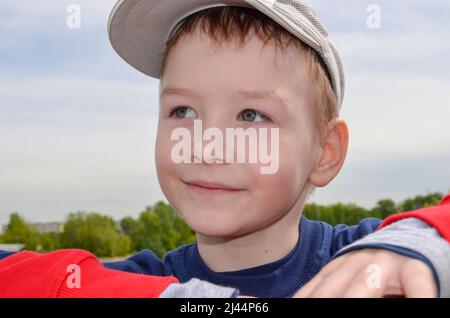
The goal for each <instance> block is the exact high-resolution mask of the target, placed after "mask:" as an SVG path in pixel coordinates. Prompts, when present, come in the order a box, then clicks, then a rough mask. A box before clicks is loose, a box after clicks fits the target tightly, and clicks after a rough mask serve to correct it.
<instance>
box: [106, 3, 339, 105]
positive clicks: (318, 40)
mask: <svg viewBox="0 0 450 318" xmlns="http://www.w3.org/2000/svg"><path fill="white" fill-rule="evenodd" d="M220 6H242V7H249V8H254V9H257V10H259V11H261V12H262V13H264V14H266V15H267V16H269V17H270V18H271V19H273V20H274V21H275V22H277V23H278V24H280V25H281V26H282V27H284V28H285V29H286V30H287V31H289V32H290V33H292V34H293V35H294V36H296V37H297V38H299V39H300V40H302V41H303V42H304V43H306V44H307V45H308V46H310V47H311V48H312V49H314V51H315V52H316V53H317V54H318V56H319V57H321V59H322V60H323V62H324V64H325V66H326V67H327V71H328V73H329V76H330V79H331V82H332V83H331V84H332V86H333V90H334V93H335V94H336V98H337V101H338V103H337V105H338V111H340V109H341V106H342V100H343V97H344V87H345V82H344V71H343V67H342V62H341V58H340V56H339V54H338V52H337V50H336V48H335V47H334V45H333V43H332V42H331V39H330V37H329V35H328V32H327V30H326V29H325V27H324V26H323V25H322V24H321V23H320V21H319V19H318V18H317V15H316V14H315V12H314V10H313V9H312V8H311V7H310V6H308V5H307V4H305V3H304V2H303V1H301V0H222V1H218V0H119V1H118V2H117V3H116V5H115V6H114V8H113V10H112V12H111V15H110V17H109V22H108V33H109V39H110V41H111V44H112V46H113V48H114V49H115V50H116V52H117V53H118V54H119V55H120V56H121V57H122V58H123V59H124V60H125V61H126V62H128V63H129V64H130V65H131V66H133V67H134V68H136V69H138V70H139V71H141V72H143V73H145V74H147V75H150V76H151V77H154V78H157V79H158V78H159V77H160V73H161V67H162V63H163V59H164V55H163V54H164V49H165V43H166V41H167V39H169V38H170V36H171V34H172V33H173V32H174V30H176V27H177V26H178V25H179V22H180V21H182V20H183V19H184V18H186V17H187V16H189V15H191V14H193V13H195V12H198V11H201V10H205V9H208V8H212V7H220Z"/></svg>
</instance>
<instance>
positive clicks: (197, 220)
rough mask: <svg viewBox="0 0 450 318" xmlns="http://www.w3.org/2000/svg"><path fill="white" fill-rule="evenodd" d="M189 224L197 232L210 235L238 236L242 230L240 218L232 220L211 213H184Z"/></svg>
mask: <svg viewBox="0 0 450 318" xmlns="http://www.w3.org/2000/svg"><path fill="white" fill-rule="evenodd" d="M183 218H184V220H185V221H186V223H187V224H188V226H189V227H190V228H191V229H192V230H193V231H194V232H195V233H197V234H201V235H203V236H208V237H222V238H226V237H230V238H231V237H236V236H239V234H240V233H241V232H242V224H239V223H237V221H239V220H236V219H234V220H230V219H229V218H224V217H220V216H217V215H216V216H215V217H211V215H203V216H202V215H201V214H200V215H196V216H193V215H183Z"/></svg>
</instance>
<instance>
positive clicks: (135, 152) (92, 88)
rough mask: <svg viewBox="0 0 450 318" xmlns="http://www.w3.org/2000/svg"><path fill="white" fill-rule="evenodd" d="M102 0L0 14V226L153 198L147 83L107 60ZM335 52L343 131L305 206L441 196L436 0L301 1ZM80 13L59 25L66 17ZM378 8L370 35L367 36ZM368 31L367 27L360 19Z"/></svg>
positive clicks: (135, 210) (443, 88)
mask: <svg viewBox="0 0 450 318" xmlns="http://www.w3.org/2000/svg"><path fill="white" fill-rule="evenodd" d="M114 3H115V0H97V1H88V0H72V1H65V0H41V1H39V5H37V4H36V2H35V1H31V0H27V1H25V0H14V1H12V0H10V1H2V2H1V4H0V224H1V223H6V222H7V220H8V215H9V214H10V213H11V212H15V211H17V212H19V213H20V214H22V215H23V216H24V217H25V218H26V219H27V220H29V221H31V222H42V221H63V220H64V218H65V216H66V215H67V214H68V213H70V212H75V211H88V212H100V213H104V214H109V215H111V216H113V217H114V218H116V219H120V218H122V217H124V216H126V215H131V216H134V217H135V216H137V215H138V214H139V213H140V212H141V211H143V210H144V209H145V207H146V206H149V205H152V204H154V203H156V201H158V200H165V199H164V196H163V194H162V192H161V190H160V187H159V185H158V181H157V178H156V170H155V163H154V142H155V138H156V124H157V105H158V81H157V80H155V79H152V78H150V77H148V76H145V75H143V74H141V73H139V72H138V71H136V70H134V69H133V68H131V67H130V66H129V65H128V64H127V63H125V62H124V61H123V60H121V58H120V57H119V56H118V55H117V54H116V53H115V52H114V51H113V49H112V48H111V46H110V44H109V40H108V37H107V32H106V25H107V20H108V16H109V13H110V11H111V9H112V7H113V6H114ZM308 3H310V4H311V5H312V6H313V7H314V8H315V10H316V12H317V14H318V16H319V18H320V19H321V21H322V22H323V23H324V24H325V25H326V27H327V29H328V30H329V32H330V33H331V36H332V38H333V40H334V42H335V44H336V46H337V48H338V50H339V52H340V53H341V55H342V57H343V61H344V67H345V72H346V83H347V85H346V95H345V98H344V104H343V108H342V112H341V114H340V116H341V118H343V119H345V120H346V121H347V123H348V124H349V128H350V144H349V149H348V154H347V160H346V162H345V164H344V166H343V168H342V170H341V172H340V173H339V175H338V176H337V177H336V178H335V179H334V180H333V181H332V182H331V183H330V184H329V185H328V186H326V187H325V188H322V189H318V190H317V191H316V192H315V194H314V195H313V196H312V197H311V198H310V202H316V203H321V204H329V203H335V202H346V203H350V202H353V203H356V204H358V205H361V206H363V207H366V208H370V207H373V206H374V205H375V203H376V202H377V201H378V200H379V199H382V198H392V199H394V200H396V201H400V200H403V199H405V198H407V197H411V196H414V195H417V194H426V193H429V192H435V191H439V192H442V193H446V192H448V191H450V60H449V58H448V57H449V56H450V41H449V40H448V39H449V38H450V35H449V33H450V19H448V17H449V15H450V2H449V1H446V0H422V1H417V0H397V1H389V0H383V1H377V2H375V1H361V0H340V1H330V0H327V1H325V0H320V1H319V0H316V1H309V2H308ZM70 4H78V5H79V7H80V8H81V27H80V28H73V29H71V28H68V27H67V24H66V20H67V17H68V15H69V13H67V7H68V6H69V5H70ZM371 4H375V5H376V6H377V8H379V9H380V15H379V17H380V20H379V21H380V24H379V28H371V27H368V24H367V20H368V18H370V17H372V15H373V14H374V12H373V11H369V12H368V8H369V9H370V8H371V7H370V5H371ZM370 21H372V20H370Z"/></svg>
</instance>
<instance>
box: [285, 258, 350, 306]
mask: <svg viewBox="0 0 450 318" xmlns="http://www.w3.org/2000/svg"><path fill="white" fill-rule="evenodd" d="M349 254H350V253H349ZM349 254H345V255H342V256H340V257H338V258H336V259H335V260H334V261H332V262H330V263H328V264H327V265H326V266H325V267H324V268H322V270H321V271H320V272H319V273H317V274H316V276H314V277H313V278H312V279H311V280H310V281H309V282H308V283H306V284H305V285H304V286H303V287H302V288H301V289H300V290H299V291H298V292H296V293H295V294H294V296H293V298H303V297H308V295H309V294H310V293H311V292H312V291H313V290H314V289H315V288H316V287H317V286H318V285H319V284H320V283H321V282H322V281H323V280H324V279H325V277H326V276H327V275H329V274H330V273H332V272H333V271H334V270H335V269H336V268H338V267H339V266H340V265H341V264H342V263H344V262H345V261H346V260H347V258H348V257H349Z"/></svg>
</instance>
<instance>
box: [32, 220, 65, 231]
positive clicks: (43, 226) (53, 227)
mask: <svg viewBox="0 0 450 318" xmlns="http://www.w3.org/2000/svg"><path fill="white" fill-rule="evenodd" d="M30 225H31V226H32V227H33V228H34V229H35V230H36V232H38V233H61V232H62V231H63V228H64V223H60V222H49V223H31V224H30Z"/></svg>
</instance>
